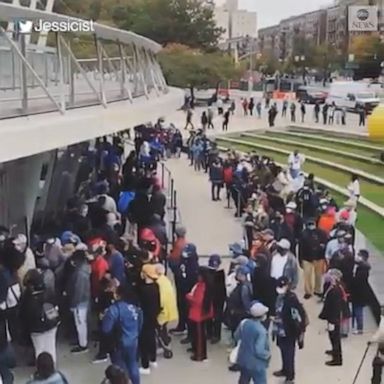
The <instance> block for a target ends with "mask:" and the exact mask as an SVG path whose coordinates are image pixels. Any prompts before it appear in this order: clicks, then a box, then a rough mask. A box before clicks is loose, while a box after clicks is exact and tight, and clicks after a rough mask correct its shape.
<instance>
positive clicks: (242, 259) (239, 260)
mask: <svg viewBox="0 0 384 384" xmlns="http://www.w3.org/2000/svg"><path fill="white" fill-rule="evenodd" d="M248 261H249V260H248V257H247V256H244V255H241V256H237V257H236V258H235V259H234V260H233V262H234V263H235V264H237V265H247V264H248Z"/></svg>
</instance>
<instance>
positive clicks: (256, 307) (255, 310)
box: [249, 301, 269, 318]
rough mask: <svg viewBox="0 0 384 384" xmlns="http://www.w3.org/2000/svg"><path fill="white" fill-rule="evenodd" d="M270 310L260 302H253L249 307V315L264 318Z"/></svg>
mask: <svg viewBox="0 0 384 384" xmlns="http://www.w3.org/2000/svg"><path fill="white" fill-rule="evenodd" d="M268 311H269V309H268V307H266V306H265V305H263V304H261V303H260V302H259V301H252V303H251V305H250V307H249V313H250V314H251V316H252V317H256V318H258V317H263V316H264V315H266V314H267V313H268Z"/></svg>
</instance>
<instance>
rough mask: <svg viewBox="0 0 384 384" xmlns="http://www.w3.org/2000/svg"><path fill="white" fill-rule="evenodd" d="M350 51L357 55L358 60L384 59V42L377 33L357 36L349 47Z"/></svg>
mask: <svg viewBox="0 0 384 384" xmlns="http://www.w3.org/2000/svg"><path fill="white" fill-rule="evenodd" d="M349 51H350V53H352V54H354V55H355V61H356V62H358V63H359V62H365V61H367V60H372V59H374V60H383V59H384V44H383V43H382V42H381V40H380V37H379V36H376V35H359V36H355V37H354V38H353V40H352V43H351V45H350V48H349Z"/></svg>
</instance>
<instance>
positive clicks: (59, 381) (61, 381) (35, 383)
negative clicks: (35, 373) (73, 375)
mask: <svg viewBox="0 0 384 384" xmlns="http://www.w3.org/2000/svg"><path fill="white" fill-rule="evenodd" d="M27 384H68V381H67V379H66V378H65V377H64V375H63V374H61V373H60V372H55V373H54V374H53V375H51V376H50V377H48V379H39V378H38V377H36V378H33V379H31V380H30V381H28V382H27Z"/></svg>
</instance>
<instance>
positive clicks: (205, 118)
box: [201, 111, 208, 131]
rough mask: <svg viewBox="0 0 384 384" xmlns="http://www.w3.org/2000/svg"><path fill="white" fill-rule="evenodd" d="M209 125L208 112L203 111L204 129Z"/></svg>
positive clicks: (202, 123) (202, 122)
mask: <svg viewBox="0 0 384 384" xmlns="http://www.w3.org/2000/svg"><path fill="white" fill-rule="evenodd" d="M207 125H208V116H207V112H205V111H203V113H202V114H201V126H202V128H203V131H205V130H206V129H207Z"/></svg>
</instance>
